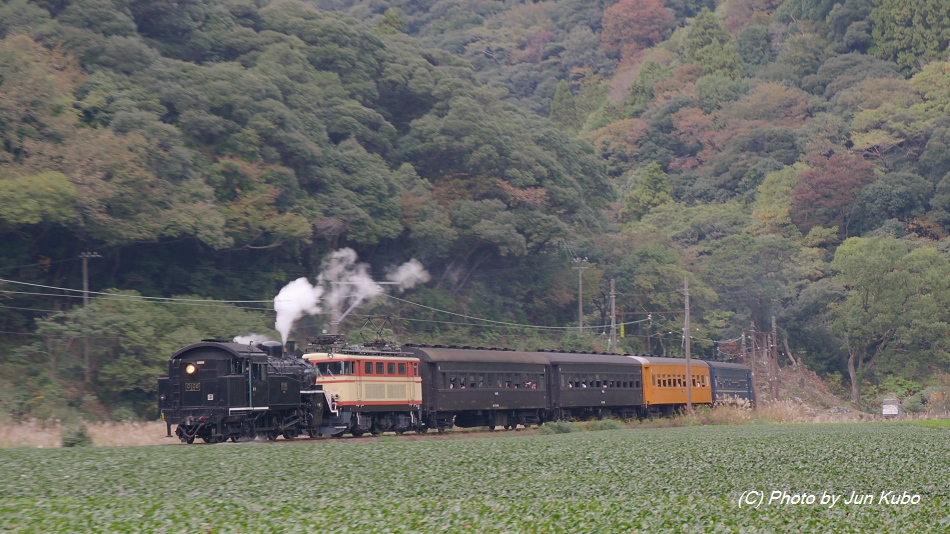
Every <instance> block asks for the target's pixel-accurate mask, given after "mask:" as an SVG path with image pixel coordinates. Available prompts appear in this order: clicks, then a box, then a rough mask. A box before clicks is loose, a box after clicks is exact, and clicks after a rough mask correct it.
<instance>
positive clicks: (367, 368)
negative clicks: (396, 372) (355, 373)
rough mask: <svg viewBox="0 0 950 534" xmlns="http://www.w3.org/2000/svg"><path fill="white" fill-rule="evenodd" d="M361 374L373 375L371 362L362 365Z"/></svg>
mask: <svg viewBox="0 0 950 534" xmlns="http://www.w3.org/2000/svg"><path fill="white" fill-rule="evenodd" d="M363 374H364V375H371V374H373V362H365V363H364V364H363Z"/></svg>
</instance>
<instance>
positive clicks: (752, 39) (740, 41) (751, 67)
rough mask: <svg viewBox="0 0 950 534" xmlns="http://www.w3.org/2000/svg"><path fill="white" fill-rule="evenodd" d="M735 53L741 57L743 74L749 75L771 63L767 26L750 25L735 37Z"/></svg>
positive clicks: (769, 38) (770, 45)
mask: <svg viewBox="0 0 950 534" xmlns="http://www.w3.org/2000/svg"><path fill="white" fill-rule="evenodd" d="M736 51H737V52H739V55H740V56H741V57H742V62H743V70H742V72H743V74H745V75H751V74H754V73H755V71H757V70H758V68H759V67H761V66H763V65H766V64H767V63H769V62H770V61H772V59H773V57H774V53H773V52H772V38H771V35H770V34H769V28H768V26H764V25H760V24H750V25H748V26H745V27H743V28H742V29H741V30H739V33H738V34H737V35H736Z"/></svg>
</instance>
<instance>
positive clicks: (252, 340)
mask: <svg viewBox="0 0 950 534" xmlns="http://www.w3.org/2000/svg"><path fill="white" fill-rule="evenodd" d="M270 340H271V339H270V337H268V336H265V335H264V334H248V335H246V336H235V337H234V342H235V343H240V344H241V345H252V344H253V345H257V344H258V343H263V342H265V341H270Z"/></svg>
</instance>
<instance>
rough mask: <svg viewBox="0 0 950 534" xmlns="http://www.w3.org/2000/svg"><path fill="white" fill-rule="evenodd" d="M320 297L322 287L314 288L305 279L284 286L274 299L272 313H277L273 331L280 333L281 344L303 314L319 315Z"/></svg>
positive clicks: (285, 341)
mask: <svg viewBox="0 0 950 534" xmlns="http://www.w3.org/2000/svg"><path fill="white" fill-rule="evenodd" d="M322 295H323V288H322V287H320V286H316V287H314V286H312V285H310V281H309V280H307V279H306V278H298V279H296V280H294V281H293V282H291V283H289V284H287V285H285V286H284V287H283V288H282V289H281V290H280V293H278V294H277V296H276V297H274V311H276V312H277V321H276V322H275V323H274V329H275V330H277V331H278V332H280V339H281V341H282V342H283V343H285V344H286V343H287V338H288V337H290V329H291V328H292V327H293V326H294V322H296V321H297V319H300V318H301V317H303V315H304V314H305V313H308V314H310V315H316V314H318V313H320V297H321V296H322Z"/></svg>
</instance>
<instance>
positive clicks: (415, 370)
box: [412, 363, 419, 376]
mask: <svg viewBox="0 0 950 534" xmlns="http://www.w3.org/2000/svg"><path fill="white" fill-rule="evenodd" d="M412 376H419V364H418V363H414V364H412Z"/></svg>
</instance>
